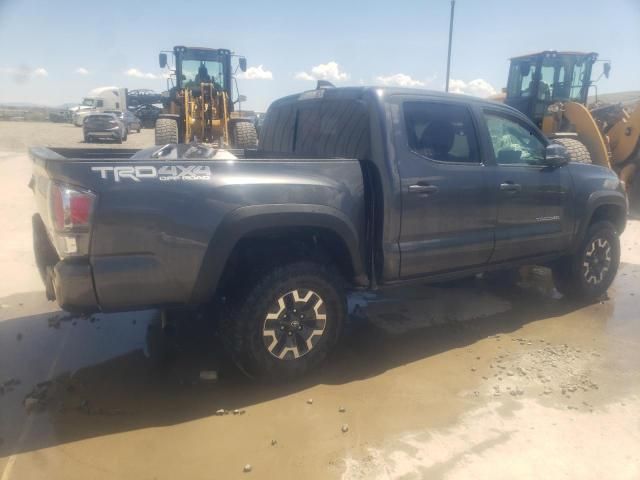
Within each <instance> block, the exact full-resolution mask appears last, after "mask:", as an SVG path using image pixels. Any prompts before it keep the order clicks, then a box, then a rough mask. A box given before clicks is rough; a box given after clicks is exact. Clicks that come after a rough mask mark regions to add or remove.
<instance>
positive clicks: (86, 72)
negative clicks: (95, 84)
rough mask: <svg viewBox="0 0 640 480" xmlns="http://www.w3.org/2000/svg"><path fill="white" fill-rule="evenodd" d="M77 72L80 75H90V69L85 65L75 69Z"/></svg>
mask: <svg viewBox="0 0 640 480" xmlns="http://www.w3.org/2000/svg"><path fill="white" fill-rule="evenodd" d="M75 73H77V74H78V75H89V70H87V69H86V68H84V67H78V68H76V69H75Z"/></svg>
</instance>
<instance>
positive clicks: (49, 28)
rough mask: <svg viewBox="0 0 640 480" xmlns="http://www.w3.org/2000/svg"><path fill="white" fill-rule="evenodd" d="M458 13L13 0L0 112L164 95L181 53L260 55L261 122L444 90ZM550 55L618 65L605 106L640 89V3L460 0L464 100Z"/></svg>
mask: <svg viewBox="0 0 640 480" xmlns="http://www.w3.org/2000/svg"><path fill="white" fill-rule="evenodd" d="M449 11H450V1H449V0H421V1H414V0H396V1H395V2H389V1H388V0H387V1H377V0H367V1H359V0H357V1H356V0H341V1H335V0H323V1H322V2H310V1H292V0H270V1H264V0H262V1H258V0H256V1H254V0H244V1H242V2H234V1H231V2H213V1H211V0H194V1H190V2H186V1H181V2H175V1H165V0H155V1H153V2H148V3H147V2H142V1H141V2H131V1H121V0H109V1H108V2H97V1H95V0H82V1H75V0H55V1H52V0H0V45H2V46H3V48H2V54H0V102H2V103H6V102H29V103H37V104H43V105H51V106H54V105H60V104H62V103H67V102H72V103H78V102H79V101H80V100H81V98H82V97H83V96H85V95H86V94H87V93H88V92H89V90H91V89H93V88H96V87H100V86H107V85H114V86H119V87H127V88H129V89H135V88H150V89H153V90H158V91H162V90H165V89H166V85H167V80H166V78H165V77H164V75H163V74H164V73H165V72H164V71H163V70H161V69H160V68H159V66H158V53H159V51H160V50H170V49H171V48H172V47H173V46H174V45H189V46H205V47H212V48H228V49H230V50H233V51H234V52H236V53H238V54H241V55H244V56H246V57H247V61H248V65H249V69H248V71H247V73H246V74H244V75H243V76H242V78H239V79H238V84H239V89H240V93H241V94H243V95H246V96H247V98H248V100H247V102H246V103H245V104H243V107H245V108H249V109H254V110H257V111H263V110H265V109H266V108H267V107H268V105H269V103H270V102H271V101H273V100H275V99H276V98H279V97H282V96H284V95H288V94H292V93H296V92H301V91H304V90H308V89H311V88H314V87H315V83H316V80H317V79H320V78H322V79H327V80H330V81H331V82H333V83H334V84H336V85H360V84H364V85H401V86H412V87H418V88H428V89H432V90H443V88H444V83H445V77H446V56H447V40H448V28H449ZM545 49H555V50H581V51H595V52H598V53H599V54H600V58H601V59H603V60H609V61H611V64H612V70H611V76H610V78H609V79H605V78H602V79H601V80H600V81H599V82H598V92H599V93H610V92H621V91H628V90H640V0H606V1H605V0H562V1H560V0H537V1H535V2H531V1H529V0H511V1H508V0H484V1H479V0H457V1H456V10H455V22H454V35H453V53H452V64H451V85H450V89H451V90H452V91H456V92H461V93H469V94H473V95H479V96H487V95H490V94H492V93H495V92H498V91H499V90H500V89H501V88H502V87H504V86H505V84H506V77H507V70H508V59H509V58H510V57H512V56H516V55H520V54H523V53H529V52H533V51H538V50H545ZM601 70H602V66H601V64H597V65H596V66H595V67H594V71H595V73H596V74H599V72H600V71H601Z"/></svg>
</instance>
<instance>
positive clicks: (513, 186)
mask: <svg viewBox="0 0 640 480" xmlns="http://www.w3.org/2000/svg"><path fill="white" fill-rule="evenodd" d="M500 190H502V191H503V192H507V193H516V192H519V191H520V190H522V186H521V185H519V184H517V183H513V182H504V183H501V184H500Z"/></svg>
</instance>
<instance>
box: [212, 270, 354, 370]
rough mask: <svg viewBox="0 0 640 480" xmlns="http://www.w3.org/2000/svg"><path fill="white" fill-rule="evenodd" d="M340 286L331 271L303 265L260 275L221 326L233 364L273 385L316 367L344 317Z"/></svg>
mask: <svg viewBox="0 0 640 480" xmlns="http://www.w3.org/2000/svg"><path fill="white" fill-rule="evenodd" d="M340 285H341V278H340V277H339V275H338V274H337V272H335V271H334V269H333V268H332V267H330V266H327V265H324V264H320V263H315V262H308V261H301V262H297V263H292V264H289V265H285V266H278V267H275V268H273V269H271V270H270V271H268V272H267V273H265V274H263V275H262V276H260V277H259V278H258V279H257V280H256V281H255V282H253V284H252V286H250V287H249V289H248V294H246V295H242V296H241V297H242V298H239V299H237V301H236V302H235V306H234V307H232V313H231V314H230V316H229V318H228V319H227V321H226V322H223V324H224V325H225V326H224V327H223V332H222V334H223V336H224V338H225V340H226V341H228V342H227V344H228V345H229V346H230V347H231V350H232V352H231V353H232V355H233V357H234V361H235V362H236V364H238V366H239V367H240V368H241V369H242V370H243V371H244V372H245V373H247V374H249V375H250V376H256V377H260V378H264V379H268V380H272V381H278V380H287V379H291V378H295V377H298V376H300V375H302V374H304V373H305V372H307V371H308V370H310V369H312V368H314V367H316V366H317V365H318V364H320V363H321V362H322V361H323V360H324V359H325V358H326V356H327V354H328V353H329V351H330V350H331V348H332V347H333V346H334V345H335V344H336V342H337V340H338V338H339V336H340V333H341V332H342V328H343V324H344V320H345V318H346V312H347V308H346V299H345V295H344V291H343V290H342V288H341V286H340ZM224 330H226V331H224Z"/></svg>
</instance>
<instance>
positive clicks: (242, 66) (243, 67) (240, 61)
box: [238, 57, 247, 72]
mask: <svg viewBox="0 0 640 480" xmlns="http://www.w3.org/2000/svg"><path fill="white" fill-rule="evenodd" d="M238 65H240V70H242V71H243V72H246V71H247V59H246V58H245V57H240V58H239V59H238Z"/></svg>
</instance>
